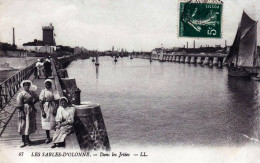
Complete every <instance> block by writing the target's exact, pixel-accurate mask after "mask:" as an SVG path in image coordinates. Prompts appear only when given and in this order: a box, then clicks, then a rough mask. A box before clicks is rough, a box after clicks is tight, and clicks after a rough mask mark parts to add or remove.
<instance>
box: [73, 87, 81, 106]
mask: <svg viewBox="0 0 260 163" xmlns="http://www.w3.org/2000/svg"><path fill="white" fill-rule="evenodd" d="M74 92H75V96H74V98H75V105H80V93H81V90H80V89H79V88H77V89H75V91H74Z"/></svg>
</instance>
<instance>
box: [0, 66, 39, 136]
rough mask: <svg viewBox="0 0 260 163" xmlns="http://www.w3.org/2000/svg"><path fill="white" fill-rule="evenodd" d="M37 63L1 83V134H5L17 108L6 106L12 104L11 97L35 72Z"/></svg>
mask: <svg viewBox="0 0 260 163" xmlns="http://www.w3.org/2000/svg"><path fill="white" fill-rule="evenodd" d="M35 63H36V62H35ZM35 63H33V64H31V65H30V66H28V67H26V68H25V69H23V70H21V71H19V72H18V73H16V74H15V75H13V76H11V77H10V78H8V79H6V80H5V81H4V82H2V83H0V136H1V135H2V134H3V132H4V130H5V128H6V127H7V125H8V123H9V121H10V119H11V118H12V116H13V115H14V113H15V110H16V107H15V106H12V107H13V108H11V109H10V108H9V109H8V110H7V109H6V108H5V107H6V106H8V105H11V104H10V102H11V99H12V98H13V96H14V95H15V93H17V91H18V90H19V88H20V84H21V82H22V81H23V80H25V79H28V78H29V77H30V76H31V75H32V74H33V72H34V67H35Z"/></svg>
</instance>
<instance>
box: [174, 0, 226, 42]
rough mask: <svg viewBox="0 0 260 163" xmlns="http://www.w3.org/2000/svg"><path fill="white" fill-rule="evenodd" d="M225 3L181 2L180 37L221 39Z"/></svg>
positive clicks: (206, 0) (216, 0) (212, 0)
mask: <svg viewBox="0 0 260 163" xmlns="http://www.w3.org/2000/svg"><path fill="white" fill-rule="evenodd" d="M222 8H223V2H222V1H220V0H180V1H179V37H202V38H221V25H222V22H221V21H222Z"/></svg>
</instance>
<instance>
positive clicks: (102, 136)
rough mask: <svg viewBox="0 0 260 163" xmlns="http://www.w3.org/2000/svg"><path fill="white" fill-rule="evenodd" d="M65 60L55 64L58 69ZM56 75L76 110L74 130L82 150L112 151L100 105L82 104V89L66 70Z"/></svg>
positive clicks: (65, 94)
mask: <svg viewBox="0 0 260 163" xmlns="http://www.w3.org/2000/svg"><path fill="white" fill-rule="evenodd" d="M64 59H65V58H59V59H58V60H57V62H60V60H63V62H60V63H56V64H55V63H54V64H53V65H54V66H55V67H56V68H60V67H64V66H63V65H62V63H63V64H64V63H66V62H64ZM56 72H58V73H57V74H56V75H57V76H58V79H57V80H58V81H59V83H60V86H61V89H62V93H63V95H64V96H66V97H67V98H68V99H69V101H70V103H71V104H72V106H74V107H75V109H76V114H75V121H74V129H75V133H76V136H77V140H78V143H79V146H80V149H81V150H86V151H90V150H107V151H108V150H110V143H109V138H108V135H107V131H106V127H105V122H104V119H103V116H102V111H101V107H100V105H99V104H93V103H91V102H81V100H80V93H81V91H80V89H79V88H78V87H77V84H76V80H75V79H70V78H68V77H69V74H68V73H67V71H66V69H59V70H58V71H56Z"/></svg>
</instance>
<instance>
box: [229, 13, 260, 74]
mask: <svg viewBox="0 0 260 163" xmlns="http://www.w3.org/2000/svg"><path fill="white" fill-rule="evenodd" d="M256 42H257V21H254V20H253V19H251V18H250V17H249V16H248V15H247V14H246V13H245V12H243V14H242V18H241V22H240V25H239V27H238V30H237V34H236V37H235V40H234V42H233V45H232V46H231V47H230V52H229V54H228V56H227V59H226V63H227V64H228V75H229V76H233V77H249V78H250V77H251V76H254V77H255V79H257V78H258V77H257V78H256V76H257V75H258V73H257V69H258V68H259V67H260V57H259V55H257V43H256ZM254 77H253V78H254ZM259 78H260V76H259Z"/></svg>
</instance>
